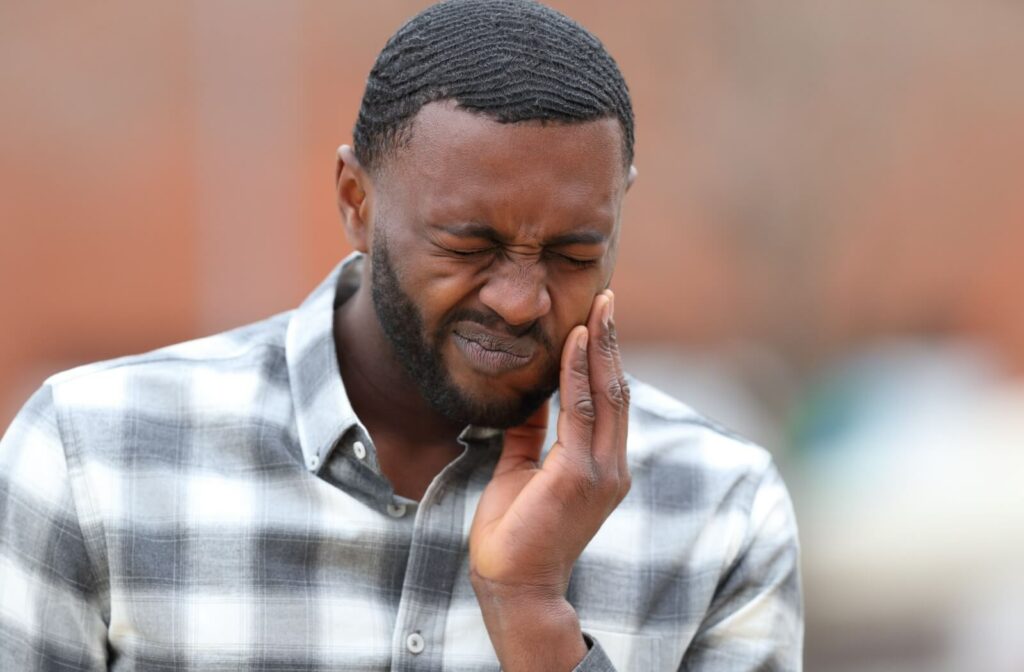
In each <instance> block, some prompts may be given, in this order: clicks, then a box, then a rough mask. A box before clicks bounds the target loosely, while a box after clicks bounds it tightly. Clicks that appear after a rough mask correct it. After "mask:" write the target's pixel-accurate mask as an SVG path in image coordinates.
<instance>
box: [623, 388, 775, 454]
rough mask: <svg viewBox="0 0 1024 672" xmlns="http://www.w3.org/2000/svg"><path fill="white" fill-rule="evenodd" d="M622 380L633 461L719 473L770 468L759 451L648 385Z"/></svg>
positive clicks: (758, 448)
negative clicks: (627, 391) (626, 387)
mask: <svg viewBox="0 0 1024 672" xmlns="http://www.w3.org/2000/svg"><path fill="white" fill-rule="evenodd" d="M627 380H628V382H629V387H630V393H631V394H630V413H629V452H630V455H631V458H632V460H633V461H637V462H640V463H652V462H653V463H657V464H686V465H690V466H692V467H700V468H702V469H704V470H707V471H712V472H720V473H723V474H727V473H749V472H757V473H763V472H764V471H766V470H767V469H769V468H770V466H771V462H772V459H771V455H770V454H769V453H768V451H767V450H765V449H764V448H762V447H760V446H758V445H757V444H755V443H753V442H752V441H750V440H748V439H746V438H745V437H743V436H741V435H740V434H738V433H736V432H734V431H732V430H731V429H729V428H727V427H726V426H725V425H723V424H721V423H719V422H717V421H715V420H713V419H711V418H709V417H707V416H705V415H702V414H701V413H700V412H698V411H697V410H695V409H693V408H692V407H690V406H688V405H687V404H685V403H683V402H682V401H679V400H678V399H676V398H674V397H672V396H669V395H668V394H666V393H665V392H662V391H661V390H659V389H658V388H656V387H654V386H653V385H649V384H647V383H644V382H643V381H640V380H638V379H636V378H635V377H633V376H631V375H628V374H627Z"/></svg>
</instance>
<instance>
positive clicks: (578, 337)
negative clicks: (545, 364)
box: [557, 326, 594, 461]
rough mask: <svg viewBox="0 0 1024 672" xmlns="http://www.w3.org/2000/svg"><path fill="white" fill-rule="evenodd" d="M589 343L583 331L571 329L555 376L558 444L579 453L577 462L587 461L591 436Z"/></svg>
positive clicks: (591, 408) (591, 411)
mask: <svg viewBox="0 0 1024 672" xmlns="http://www.w3.org/2000/svg"><path fill="white" fill-rule="evenodd" d="M589 340H590V336H589V333H588V331H587V328H586V327H584V326H577V327H573V330H572V331H570V332H569V337H568V338H567V339H565V347H564V348H562V366H561V372H560V374H559V387H558V389H559V400H560V407H559V411H558V427H557V429H558V443H559V444H561V445H562V446H563V447H564V449H566V450H568V451H570V452H573V453H580V455H577V456H576V457H577V459H580V458H586V459H587V460H588V461H589V459H590V458H589V453H590V442H591V438H592V436H593V432H594V400H593V398H592V397H591V393H590V362H589V359H588V357H587V351H588V350H589V347H588V342H589Z"/></svg>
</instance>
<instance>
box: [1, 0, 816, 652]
mask: <svg viewBox="0 0 1024 672" xmlns="http://www.w3.org/2000/svg"><path fill="white" fill-rule="evenodd" d="M354 135H355V142H354V148H353V147H348V146H343V147H341V149H340V150H339V154H338V156H339V158H338V170H337V196H338V205H339V209H340V212H341V215H342V219H343V221H344V225H345V230H346V233H347V235H348V238H349V240H350V241H351V243H352V245H353V247H354V248H355V249H356V250H357V252H356V253H355V254H353V255H352V256H350V257H349V258H347V259H346V260H344V261H343V262H342V263H341V265H340V266H339V267H338V268H337V269H335V271H334V272H333V273H332V274H331V275H330V276H329V277H328V278H327V279H326V280H325V282H324V283H323V284H322V285H321V286H320V287H319V288H318V289H316V290H315V291H314V292H313V294H312V295H311V296H310V297H309V298H308V299H307V300H306V302H305V303H304V304H303V305H302V306H301V307H300V308H298V309H297V310H296V311H294V312H291V313H288V314H284V315H280V316H277V317H274V318H271V319H269V320H267V321H265V322H261V323H258V324H255V325H251V326H249V327H245V328H242V329H239V330H236V331H233V332H229V333H226V334H221V335H219V336H214V337H211V338H207V339H202V340H199V341H195V342H192V343H186V344H183V345H179V346H174V347H170V348H166V349H164V350H161V351H157V352H155V353H150V354H147V355H142V356H137V357H129V358H125V359H121V360H117V361H114V362H106V363H102V364H98V365H93V366H87V367H83V368H80V369H77V370H74V371H70V372H66V373H64V374H60V375H58V376H55V377H53V378H51V379H50V380H49V381H47V383H46V384H45V385H44V386H43V388H42V389H41V390H40V391H39V392H38V393H37V394H36V395H35V396H34V397H33V398H32V399H31V400H30V401H29V402H28V404H27V405H26V407H25V409H24V410H23V411H22V413H21V414H20V415H19V416H18V418H17V419H16V420H15V422H14V424H13V425H12V427H11V428H10V430H9V431H8V433H7V434H6V435H5V437H4V439H3V444H2V447H0V473H2V476H0V479H2V480H0V483H2V485H3V487H2V488H0V525H2V530H3V534H2V541H0V585H2V591H3V592H2V593H0V662H2V663H3V665H2V667H3V669H12V670H22V669H24V670H35V669H46V670H49V669H53V670H56V669H61V670H67V669H88V670H93V669H117V670H129V669H140V670H149V669H185V670H199V669H203V670H209V669H259V670H307V669H346V670H384V669H395V670H434V669H438V670H440V669H444V670H496V669H498V667H499V665H500V667H501V669H504V670H508V671H516V670H566V671H568V670H573V669H578V670H612V669H620V670H626V669H629V670H677V669H684V670H697V669H699V670H711V671H718V670H755V669H757V670H765V669H772V670H775V669H779V670H793V669H799V667H800V645H801V631H802V624H801V612H800V597H799V581H798V575H797V550H796V538H795V526H794V523H793V518H792V510H791V507H790V504H789V499H788V496H787V494H786V491H785V488H784V487H783V485H782V483H781V481H780V480H779V478H778V475H777V474H776V472H775V470H774V468H773V467H772V465H771V461H770V459H769V457H768V455H767V454H766V453H765V452H764V451H762V450H760V449H758V448H756V447H754V446H750V445H748V444H746V443H744V442H742V441H740V440H737V439H735V438H733V437H732V436H730V435H728V434H726V433H724V432H722V431H720V430H719V429H717V428H716V427H715V426H713V425H712V424H710V423H708V422H707V421H706V420H704V419H702V418H701V417H700V416H698V415H696V414H694V413H693V412H692V411H690V410H689V409H687V408H686V407H685V406H683V405H681V404H679V403H678V402H675V401H673V400H672V399H669V398H667V397H665V396H664V395H662V394H660V393H659V392H657V391H655V390H653V389H652V388H650V387H647V386H645V385H643V384H641V383H639V382H637V381H629V382H628V383H627V379H626V377H625V375H624V374H623V373H622V369H621V364H620V361H619V354H618V348H617V345H616V339H615V327H614V301H615V300H614V296H613V295H612V293H611V291H610V290H609V289H608V286H609V283H610V280H611V276H612V270H613V267H614V262H615V252H616V246H617V243H618V238H619V234H620V221H619V220H620V209H621V204H622V199H623V197H624V195H625V192H626V191H627V189H628V188H629V186H630V184H631V183H632V181H633V180H634V179H635V177H636V171H635V169H634V168H633V167H632V158H633V115H632V110H631V107H630V101H629V96H628V93H627V89H626V86H625V83H624V82H623V80H622V77H621V75H620V74H619V71H618V68H617V67H616V65H615V63H614V61H613V60H612V59H611V57H610V56H609V55H608V54H607V53H606V52H605V50H604V49H603V47H602V46H601V44H600V43H599V42H598V41H597V40H596V38H594V37H593V36H591V35H590V34H589V33H587V32H586V31H585V30H584V29H583V28H581V27H580V26H578V25H577V24H575V23H573V22H572V21H570V20H569V19H567V18H565V17H563V16H561V15H560V14H558V13H556V12H554V11H552V10H550V9H547V8H545V7H543V6H541V5H537V4H534V3H532V2H526V1H523V0H478V1H468V0H452V1H451V2H447V3H443V4H440V5H436V6H434V7H431V8H429V9H427V10H426V11H424V12H423V13H421V14H420V15H418V16H417V17H415V18H413V19H412V20H411V21H410V22H409V23H407V24H406V25H405V26H404V27H403V28H401V29H400V30H399V31H398V33H396V34H395V35H394V36H393V37H392V39H391V40H390V41H389V42H388V44H387V45H386V46H385V47H384V50H383V51H382V53H381V55H380V57H379V58H378V60H377V63H376V65H375V66H374V69H373V71H372V72H371V74H370V78H369V81H368V84H367V88H366V93H365V97H364V100H363V105H362V109H361V111H360V114H359V119H358V121H357V123H356V128H355V134H354ZM556 391H557V395H555V396H554V397H552V395H553V393H554V392H556ZM549 398H550V400H549ZM627 428H628V440H627ZM627 444H628V449H627Z"/></svg>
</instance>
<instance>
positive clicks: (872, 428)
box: [796, 343, 1024, 672]
mask: <svg viewBox="0 0 1024 672" xmlns="http://www.w3.org/2000/svg"><path fill="white" fill-rule="evenodd" d="M830 395H831V396H832V397H833V400H832V402H831V403H828V402H826V403H824V404H823V405H824V406H826V410H824V411H823V412H822V413H821V415H823V416H824V417H825V420H826V421H827V422H824V423H821V422H819V424H820V425H822V426H819V427H818V430H817V432H816V433H814V432H812V433H811V436H810V437H809V438H808V439H807V441H806V445H805V447H806V448H807V449H808V450H809V453H810V454H809V459H808V461H807V462H806V464H805V467H806V468H805V470H804V471H803V472H802V478H801V483H800V487H799V493H798V495H797V496H796V503H797V508H798V518H799V520H800V524H801V537H802V542H803V549H804V562H803V568H804V576H805V581H806V584H807V594H808V601H809V615H812V616H813V617H815V618H818V619H820V621H821V622H822V627H823V629H825V630H826V631H832V632H835V631H842V630H846V632H848V633H854V632H856V631H857V630H858V629H861V628H862V629H864V630H865V631H876V632H877V631H886V632H887V636H888V637H892V636H894V634H896V633H899V631H900V629H901V628H903V629H905V631H906V632H908V633H915V632H916V633H920V632H923V631H927V630H929V629H932V630H933V631H935V630H938V631H941V632H943V633H945V634H944V636H943V641H942V642H940V647H941V648H942V656H941V657H942V660H943V666H942V668H941V669H949V670H967V669H972V670H986V671H991V672H997V671H998V672H1002V671H1003V670H1007V671H1008V672H1009V670H1014V672H1019V671H1020V670H1022V669H1024V665H1021V664H1020V661H1021V660H1024V641H1021V639H1020V638H1019V636H1018V635H1019V634H1020V633H1021V632H1024V627H1022V624H1024V601H1022V600H1019V599H1008V598H1007V595H1009V594H1013V593H1015V592H1016V593H1019V592H1020V591H1021V585H1022V584H1021V580H1022V579H1021V578H1020V576H1014V574H1015V573H1016V574H1019V573H1020V568H1021V567H1024V384H1022V383H1021V382H1020V381H1014V380H1009V379H1007V378H1005V377H1003V376H1002V375H1001V374H1000V373H999V370H998V367H997V366H995V364H994V362H993V361H991V360H990V359H989V358H988V357H987V356H986V355H985V353H983V352H980V351H978V350H976V349H974V348H972V347H970V346H965V345H961V344H921V343H904V344H895V345H890V346H886V347H884V348H878V349H876V350H872V351H871V352H870V353H866V354H864V355H863V356H859V357H857V358H856V359H852V360H848V366H846V367H845V368H844V369H842V370H841V371H839V372H837V374H836V375H834V376H832V378H831V384H830V385H829V386H828V387H827V388H826V391H825V392H824V393H823V397H826V398H827V397H828V396H830ZM820 403H821V402H820V400H819V404H820ZM829 406H831V408H828V407H829ZM829 422H831V424H832V426H828V424H829ZM1011 567H1012V568H1013V570H1014V571H1009V569H1008V568H1011ZM1011 578H1012V581H1009V580H1008V579H1011ZM996 621H998V623H999V624H1000V625H999V626H993V623H994V622H996ZM1011 624H1013V625H1011ZM1008 632H1012V633H1013V635H1014V636H1009V635H1007V636H1001V635H1000V633H1008ZM983 635H984V636H983ZM863 648H867V647H863ZM921 653H922V655H923V654H924V652H921ZM928 653H930V654H934V653H935V652H928ZM864 656H865V659H866V660H870V659H871V658H870V657H871V652H870V651H865V652H864ZM964 660H970V661H972V663H971V664H970V665H968V666H966V667H962V666H960V663H959V662H957V661H964ZM983 660H984V661H985V662H984V663H982V662H981V661H983ZM1011 661H1012V662H1011ZM947 663H948V667H947V666H946V665H947ZM1007 665H1009V667H1008V666H1007ZM921 669H930V670H934V669H936V668H935V667H929V668H924V667H922V668H921Z"/></svg>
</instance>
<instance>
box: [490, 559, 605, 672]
mask: <svg viewBox="0 0 1024 672" xmlns="http://www.w3.org/2000/svg"><path fill="white" fill-rule="evenodd" d="M472 584H473V589H474V590H475V591H476V596H477V601H478V602H479V604H480V610H481V612H482V614H483V617H484V624H485V626H486V627H487V633H488V635H489V636H490V638H491V643H492V644H493V645H494V650H495V653H497V655H498V660H499V661H500V662H501V668H502V670H504V671H505V672H518V671H519V670H538V669H543V670H553V671H558V670H564V672H570V671H571V670H572V669H573V668H575V667H576V666H577V665H578V664H579V662H580V661H581V660H583V658H584V657H585V656H586V655H587V644H586V641H585V640H584V639H583V631H582V630H581V628H580V621H579V616H578V615H577V614H576V610H575V609H573V607H572V605H571V604H569V602H568V600H566V599H565V597H564V595H563V594H557V593H555V592H554V591H551V590H549V589H547V588H537V587H529V586H527V587H523V586H507V585H500V584H494V583H492V582H488V581H486V580H483V579H480V578H479V577H476V576H474V577H473V580H472Z"/></svg>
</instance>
